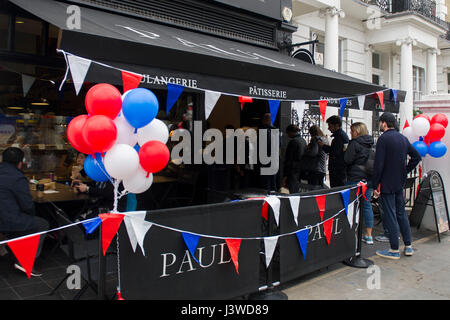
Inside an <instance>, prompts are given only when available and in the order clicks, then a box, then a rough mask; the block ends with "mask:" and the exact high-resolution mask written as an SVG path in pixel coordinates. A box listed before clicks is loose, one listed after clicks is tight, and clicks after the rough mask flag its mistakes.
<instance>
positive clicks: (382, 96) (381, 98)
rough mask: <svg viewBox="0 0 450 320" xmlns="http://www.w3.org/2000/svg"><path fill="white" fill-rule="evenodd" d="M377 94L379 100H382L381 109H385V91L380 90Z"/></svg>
mask: <svg viewBox="0 0 450 320" xmlns="http://www.w3.org/2000/svg"><path fill="white" fill-rule="evenodd" d="M377 96H378V100H380V105H381V110H383V111H384V104H383V100H384V92H383V91H378V92H377Z"/></svg>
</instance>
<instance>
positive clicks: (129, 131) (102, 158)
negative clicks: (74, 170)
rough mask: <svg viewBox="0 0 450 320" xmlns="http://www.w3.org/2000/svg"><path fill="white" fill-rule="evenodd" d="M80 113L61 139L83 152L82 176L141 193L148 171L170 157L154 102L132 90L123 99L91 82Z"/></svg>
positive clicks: (111, 88)
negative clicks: (63, 138)
mask: <svg viewBox="0 0 450 320" xmlns="http://www.w3.org/2000/svg"><path fill="white" fill-rule="evenodd" d="M85 105H86V111H87V112H88V115H80V116H77V117H75V118H74V119H72V121H70V123H69V125H68V126H67V138H68V140H69V142H70V144H71V145H72V146H73V147H74V148H75V149H76V150H78V151H80V152H82V153H85V154H87V155H88V156H87V157H86V160H85V162H84V170H85V172H86V174H87V175H88V176H89V177H90V178H91V179H92V180H94V181H99V182H105V181H108V180H110V179H111V177H112V178H114V179H116V180H122V183H123V186H124V188H125V190H127V191H129V192H131V193H142V192H145V191H146V190H148V189H149V188H150V186H151V185H152V182H153V173H156V172H159V171H161V170H162V169H164V168H165V167H166V165H167V163H168V162H169V158H170V153H169V149H168V148H167V146H166V143H167V140H168V139H169V131H168V129H167V126H166V125H165V124H164V122H162V121H160V120H158V119H156V118H155V117H156V114H157V113H158V109H159V104H158V99H157V98H156V96H155V95H154V94H153V92H151V91H150V90H148V89H144V88H137V89H133V90H129V91H127V92H126V93H125V94H124V95H123V96H122V95H121V94H120V92H119V90H117V88H116V87H114V86H112V85H110V84H105V83H101V84H97V85H95V86H93V87H92V88H91V89H90V90H89V91H88V92H87V94H86V99H85Z"/></svg>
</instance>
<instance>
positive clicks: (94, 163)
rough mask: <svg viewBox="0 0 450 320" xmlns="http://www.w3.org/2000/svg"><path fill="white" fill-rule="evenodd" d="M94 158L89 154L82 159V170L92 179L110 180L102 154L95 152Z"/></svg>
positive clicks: (98, 180) (99, 180)
mask: <svg viewBox="0 0 450 320" xmlns="http://www.w3.org/2000/svg"><path fill="white" fill-rule="evenodd" d="M95 158H96V159H94V157H93V156H92V155H89V156H87V157H86V159H85V160H84V172H86V174H87V175H88V177H89V178H91V179H92V180H94V181H97V182H106V181H109V180H110V177H109V175H108V173H107V172H106V169H105V166H104V165H103V161H102V156H101V154H100V153H96V154H95Z"/></svg>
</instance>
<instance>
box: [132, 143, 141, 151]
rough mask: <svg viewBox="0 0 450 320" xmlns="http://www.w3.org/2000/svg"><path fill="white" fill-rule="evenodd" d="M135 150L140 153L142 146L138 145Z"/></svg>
mask: <svg viewBox="0 0 450 320" xmlns="http://www.w3.org/2000/svg"><path fill="white" fill-rule="evenodd" d="M133 148H134V150H136V152H137V153H139V150H141V146H140V145H139V144H137V143H136V145H135V146H134V147H133Z"/></svg>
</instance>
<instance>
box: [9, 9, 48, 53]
mask: <svg viewBox="0 0 450 320" xmlns="http://www.w3.org/2000/svg"><path fill="white" fill-rule="evenodd" d="M42 26H43V22H42V21H39V20H32V19H28V18H22V17H16V26H15V35H14V36H15V39H14V51H16V52H20V53H27V54H40V53H41V49H42Z"/></svg>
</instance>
